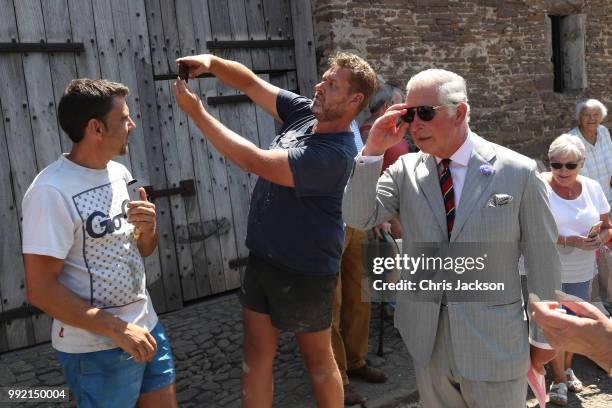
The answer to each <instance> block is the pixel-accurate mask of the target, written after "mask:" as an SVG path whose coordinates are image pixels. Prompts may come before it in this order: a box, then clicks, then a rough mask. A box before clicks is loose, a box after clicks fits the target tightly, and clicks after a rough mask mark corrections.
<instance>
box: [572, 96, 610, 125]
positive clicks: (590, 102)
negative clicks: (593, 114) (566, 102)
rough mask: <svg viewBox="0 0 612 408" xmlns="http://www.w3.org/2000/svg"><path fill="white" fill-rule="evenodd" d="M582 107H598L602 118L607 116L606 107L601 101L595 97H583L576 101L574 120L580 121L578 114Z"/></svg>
mask: <svg viewBox="0 0 612 408" xmlns="http://www.w3.org/2000/svg"><path fill="white" fill-rule="evenodd" d="M584 108H589V109H593V108H594V109H599V112H600V113H601V119H602V120H603V119H605V118H606V116H608V109H607V108H606V106H605V105H604V104H603V103H601V102H599V101H598V100H597V99H585V100H582V101H578V102H577V103H576V120H577V121H578V122H580V114H581V113H582V110H583V109H584Z"/></svg>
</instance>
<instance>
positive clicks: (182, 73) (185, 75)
mask: <svg viewBox="0 0 612 408" xmlns="http://www.w3.org/2000/svg"><path fill="white" fill-rule="evenodd" d="M178 76H179V78H181V79H182V80H183V81H185V83H187V82H189V67H188V66H187V65H185V64H181V63H179V72H178Z"/></svg>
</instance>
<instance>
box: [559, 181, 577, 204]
mask: <svg viewBox="0 0 612 408" xmlns="http://www.w3.org/2000/svg"><path fill="white" fill-rule="evenodd" d="M575 186H576V187H578V189H575V188H574V187H575ZM575 186H571V187H562V186H559V185H556V186H555V187H556V188H555V191H556V192H557V194H559V195H560V196H561V197H563V198H565V199H568V200H569V199H572V198H573V197H575V196H576V193H577V192H578V190H579V188H580V184H578V183H576V184H575ZM574 190H576V191H574Z"/></svg>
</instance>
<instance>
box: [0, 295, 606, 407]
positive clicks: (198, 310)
mask: <svg viewBox="0 0 612 408" xmlns="http://www.w3.org/2000/svg"><path fill="white" fill-rule="evenodd" d="M160 319H161V321H162V323H163V324H164V325H165V326H166V331H167V333H168V335H169V337H170V341H171V345H172V348H173V351H174V355H175V360H176V369H177V391H178V400H179V405H180V406H181V407H223V408H224V407H239V406H240V372H241V361H242V352H241V344H242V322H241V317H240V305H239V303H238V300H237V297H236V296H235V294H230V295H225V296H222V297H219V298H216V299H212V300H208V301H205V302H201V303H198V304H194V305H190V306H187V307H185V308H184V309H182V310H180V311H177V312H172V313H167V314H165V315H163V316H161V317H160ZM379 323H380V319H379V307H378V305H377V304H375V305H374V306H373V313H372V323H371V330H370V355H369V360H370V363H371V364H372V365H374V366H377V367H381V368H383V369H384V370H385V372H386V373H387V374H388V375H389V381H388V382H387V383H385V384H367V383H364V382H361V381H359V380H355V381H353V384H354V385H355V387H356V388H357V389H358V390H359V391H360V392H362V393H364V394H365V395H366V396H367V397H368V404H367V406H368V407H380V408H383V407H384V408H420V404H419V403H418V401H416V399H417V396H416V394H415V393H414V391H415V388H416V387H415V380H414V372H413V369H412V361H411V360H410V357H409V355H408V353H407V352H406V349H405V347H404V345H403V343H402V341H401V339H400V338H399V335H398V334H397V331H396V330H395V329H393V328H392V325H391V323H390V322H389V321H387V322H386V323H385V325H384V329H385V335H384V356H383V357H378V356H377V355H376V350H377V347H378V333H379V331H378V330H379V327H380V325H379ZM574 371H575V372H576V375H577V376H578V377H579V378H580V379H581V380H582V381H583V382H584V384H585V386H586V387H585V390H584V391H582V393H580V394H577V395H575V394H572V393H570V396H569V404H568V406H569V407H583V408H604V407H605V408H610V407H612V379H609V378H607V377H606V375H605V374H604V373H603V371H601V370H600V369H598V368H597V367H596V366H595V365H594V364H593V363H591V362H590V361H589V360H587V359H585V358H582V357H579V356H577V357H576V358H575V359H574ZM274 378H275V402H274V406H275V407H281V408H302V407H304V408H305V407H314V406H315V404H314V400H313V398H312V395H311V394H312V392H311V388H310V381H309V379H308V375H307V373H306V370H305V369H304V365H303V363H302V360H301V358H300V356H299V351H298V349H297V346H296V343H295V340H294V338H293V336H292V335H291V334H286V333H285V334H282V335H281V337H280V341H279V350H278V354H277V358H276V363H275V366H274ZM63 383H64V382H63V376H62V373H61V369H60V367H59V365H58V364H57V362H56V360H55V356H54V353H53V351H52V349H51V346H50V344H43V345H39V346H36V347H31V348H28V349H24V350H18V351H13V352H9V353H4V354H2V355H0V387H9V386H11V387H13V386H19V387H40V386H60V385H63ZM549 383H550V379H548V384H549ZM527 405H528V407H530V408H531V407H535V406H537V404H536V403H535V402H534V401H533V399H529V400H528V401H527ZM0 406H8V407H15V406H17V405H16V404H10V405H9V404H4V405H3V404H2V403H0ZM24 406H27V407H64V406H74V404H61V403H46V404H42V403H38V404H36V403H30V404H27V405H26V404H24ZM549 406H553V405H549ZM501 407H503V405H500V408H501Z"/></svg>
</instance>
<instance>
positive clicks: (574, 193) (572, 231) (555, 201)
mask: <svg viewBox="0 0 612 408" xmlns="http://www.w3.org/2000/svg"><path fill="white" fill-rule="evenodd" d="M584 154H585V147H584V144H583V143H582V142H581V141H580V140H579V139H578V138H576V137H574V136H571V135H569V134H563V135H561V136H559V137H558V138H556V139H555V140H554V141H553V142H552V144H551V145H550V148H549V150H548V158H549V160H550V167H551V171H550V172H549V173H542V175H541V177H542V178H543V179H544V180H545V181H546V184H547V190H548V198H549V201H550V208H551V211H552V213H553V216H554V218H555V221H556V223H557V229H558V232H559V237H558V239H557V245H558V248H559V255H560V260H561V282H562V288H563V291H564V292H566V293H569V294H571V295H574V296H577V297H579V298H582V299H585V300H586V299H588V296H589V289H590V284H591V280H592V279H593V276H594V274H595V271H596V269H595V250H596V249H597V248H599V247H600V246H601V245H603V244H605V243H606V242H608V241H609V240H610V236H611V232H612V230H611V229H610V228H611V226H610V219H609V215H608V212H609V211H610V205H609V204H608V201H607V199H606V197H605V195H604V192H603V191H602V188H601V186H600V185H599V183H597V182H596V181H595V180H592V179H590V178H588V177H584V176H581V175H579V173H580V170H581V169H582V166H583V165H584ZM600 222H601V223H600ZM598 224H599V225H598ZM594 226H595V227H594ZM572 356H573V354H572V353H568V352H559V353H557V356H556V357H555V359H554V360H552V361H551V366H552V371H553V372H552V374H553V383H552V384H551V387H550V393H549V395H550V401H551V402H552V403H555V404H558V405H565V404H567V390H568V388H569V389H570V390H571V391H574V392H580V391H581V390H582V383H581V382H580V380H578V379H577V378H576V376H575V375H574V372H573V370H572V368H571V363H572Z"/></svg>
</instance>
